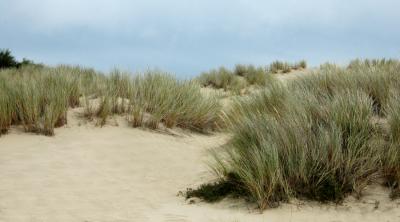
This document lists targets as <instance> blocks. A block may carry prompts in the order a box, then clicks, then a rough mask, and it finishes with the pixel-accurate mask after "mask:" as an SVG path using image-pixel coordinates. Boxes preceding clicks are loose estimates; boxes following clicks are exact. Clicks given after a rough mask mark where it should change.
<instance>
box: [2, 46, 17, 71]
mask: <svg viewBox="0 0 400 222" xmlns="http://www.w3.org/2000/svg"><path fill="white" fill-rule="evenodd" d="M17 66H18V62H17V61H16V60H15V58H14V56H12V55H11V51H10V50H9V49H3V50H0V69H3V68H12V67H17Z"/></svg>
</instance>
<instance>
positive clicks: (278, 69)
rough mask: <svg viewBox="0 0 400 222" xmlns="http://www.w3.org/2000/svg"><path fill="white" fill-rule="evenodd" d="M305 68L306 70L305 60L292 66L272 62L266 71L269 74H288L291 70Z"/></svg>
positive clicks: (285, 63) (286, 63)
mask: <svg viewBox="0 0 400 222" xmlns="http://www.w3.org/2000/svg"><path fill="white" fill-rule="evenodd" d="M305 68H307V62H306V61H305V60H301V61H299V62H297V63H294V64H291V63H288V62H281V61H274V62H272V63H271V64H270V65H269V67H268V71H269V72H271V73H289V72H291V71H292V70H298V69H305Z"/></svg>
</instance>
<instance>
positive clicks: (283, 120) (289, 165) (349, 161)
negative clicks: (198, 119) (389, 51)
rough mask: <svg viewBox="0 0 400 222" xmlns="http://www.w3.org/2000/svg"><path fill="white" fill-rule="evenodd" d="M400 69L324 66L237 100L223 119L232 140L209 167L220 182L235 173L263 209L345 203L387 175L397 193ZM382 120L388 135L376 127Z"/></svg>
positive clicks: (370, 65)
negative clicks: (290, 203) (289, 203)
mask: <svg viewBox="0 0 400 222" xmlns="http://www.w3.org/2000/svg"><path fill="white" fill-rule="evenodd" d="M398 68H399V66H398V63H396V62H378V61H375V62H369V63H368V64H362V65H360V66H354V65H353V67H352V68H340V67H338V66H334V65H325V66H323V67H322V68H321V69H320V70H319V71H317V72H315V73H314V74H311V75H307V76H304V77H301V78H298V79H294V80H292V82H288V83H287V84H282V83H280V82H273V83H271V84H270V85H268V87H267V88H266V89H264V90H263V91H261V92H259V93H256V94H253V95H250V96H246V97H242V98H239V99H237V100H236V101H234V104H233V106H232V108H231V109H230V110H228V111H227V112H226V113H225V115H223V116H224V122H225V126H226V127H227V129H228V132H229V133H230V134H231V135H232V138H231V140H230V141H229V142H228V143H227V144H226V145H225V146H224V147H223V149H222V151H218V152H217V151H214V152H213V156H214V163H213V164H212V165H211V167H212V168H213V170H214V172H215V173H216V175H217V176H219V178H221V179H220V181H221V183H222V182H223V181H229V180H230V179H229V175H232V174H233V175H236V178H235V181H236V182H237V183H240V184H241V186H240V189H244V190H245V191H246V192H245V193H246V194H247V196H246V197H247V198H248V199H250V200H253V201H255V202H256V203H257V204H258V205H259V207H260V208H261V209H265V208H268V207H273V206H276V204H278V203H280V202H282V201H286V200H289V199H290V198H293V197H297V198H307V199H312V200H318V201H322V202H325V201H333V202H340V201H342V200H343V199H344V198H345V197H346V196H347V195H348V194H351V193H352V194H356V195H357V196H361V195H362V191H363V189H364V188H365V187H366V186H367V185H368V184H369V183H372V182H377V181H378V180H377V179H378V178H380V177H383V176H385V177H386V178H387V181H388V184H390V185H391V187H392V188H393V191H394V192H393V193H394V195H395V194H396V193H399V192H398V190H399V188H398V187H399V185H398V184H399V178H400V177H399V172H400V168H399V164H398V163H399V162H400V161H399V160H400V158H399V146H398V144H399V143H398V141H399V140H398V138H399V137H400V135H397V134H399V133H398V132H400V130H398V129H400V127H399V125H400V118H399V116H400V115H398V110H400V107H399V105H398V104H399V102H398V101H400V100H399V98H398V96H392V97H391V96H390V92H392V91H398V87H397V86H399V84H398V83H399V77H400V75H399V74H400V73H399V69H398ZM373 82H375V84H373ZM394 95H397V94H394ZM381 118H387V121H388V124H389V126H390V127H389V130H388V132H389V133H388V134H385V132H384V131H381V129H380V127H379V126H377V125H376V123H374V121H375V119H381ZM217 187H218V186H217ZM205 188H207V189H210V187H209V186H207V187H204V189H205ZM207 189H205V190H207ZM238 189H239V188H238ZM217 191H218V189H217ZM213 195H214V196H217V195H216V194H213ZM221 195H225V193H224V192H222V191H221Z"/></svg>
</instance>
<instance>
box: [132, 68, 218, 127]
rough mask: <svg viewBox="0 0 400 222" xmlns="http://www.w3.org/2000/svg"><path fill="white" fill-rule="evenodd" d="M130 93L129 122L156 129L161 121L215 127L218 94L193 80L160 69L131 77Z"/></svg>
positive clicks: (171, 124)
mask: <svg viewBox="0 0 400 222" xmlns="http://www.w3.org/2000/svg"><path fill="white" fill-rule="evenodd" d="M131 88H132V92H131V96H130V97H129V101H130V104H129V107H130V112H131V115H130V122H131V123H132V125H133V126H135V127H137V126H142V125H145V126H147V127H149V128H153V129H156V128H158V127H159V124H161V123H162V124H164V126H166V127H167V128H172V127H175V126H178V127H182V128H189V129H193V130H198V131H203V130H207V129H214V128H215V127H216V125H217V122H218V115H219V110H220V105H219V103H218V101H217V99H216V98H214V97H212V96H204V95H202V94H201V91H200V87H199V86H198V85H197V84H195V83H194V82H191V81H181V80H177V79H176V78H175V77H173V76H171V75H169V74H167V73H162V72H159V71H152V72H148V73H145V74H144V75H138V76H136V77H134V78H133V80H132V87H131Z"/></svg>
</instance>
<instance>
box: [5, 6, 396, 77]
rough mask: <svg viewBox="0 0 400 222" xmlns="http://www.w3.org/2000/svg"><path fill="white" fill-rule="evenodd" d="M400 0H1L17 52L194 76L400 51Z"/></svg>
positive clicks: (105, 67)
mask: <svg viewBox="0 0 400 222" xmlns="http://www.w3.org/2000/svg"><path fill="white" fill-rule="evenodd" d="M399 9H400V1H399V0H351V1H350V0H297V1H296V0H279V1H278V0H276V1H270V0H180V1H178V0H143V1H136V0H1V1H0V48H9V49H11V50H12V51H13V54H14V55H16V57H17V58H18V59H21V58H23V57H27V58H29V59H33V60H35V61H37V62H43V63H46V64H51V65H55V64H60V63H64V64H79V65H83V66H90V67H94V68H96V69H98V70H102V71H109V70H110V69H112V68H113V67H119V68H122V69H126V70H132V71H133V70H143V69H147V68H160V69H163V70H166V71H170V72H173V73H176V74H177V75H179V76H193V75H197V74H198V73H199V72H201V71H205V70H208V69H210V68H214V67H218V66H220V65H225V66H228V67H230V66H233V65H234V64H236V63H252V64H268V63H270V62H271V61H273V60H276V59H280V60H287V61H296V60H300V59H306V60H307V61H308V62H309V63H310V64H311V65H317V64H319V63H322V62H325V61H333V62H337V63H345V62H347V61H348V60H349V59H352V58H355V57H363V58H367V57H368V58H372V57H391V58H399V57H400V13H399Z"/></svg>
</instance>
